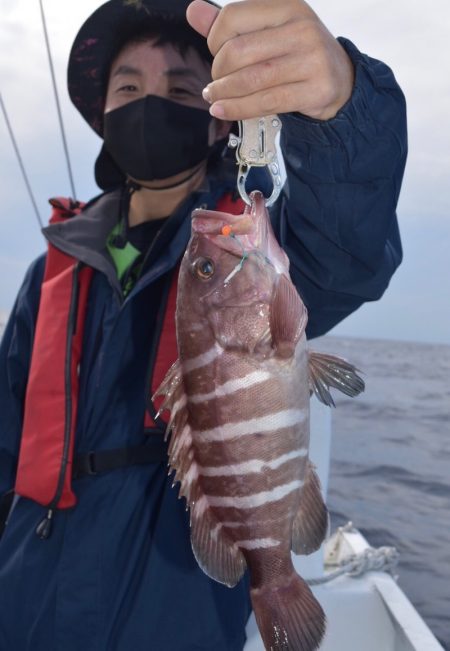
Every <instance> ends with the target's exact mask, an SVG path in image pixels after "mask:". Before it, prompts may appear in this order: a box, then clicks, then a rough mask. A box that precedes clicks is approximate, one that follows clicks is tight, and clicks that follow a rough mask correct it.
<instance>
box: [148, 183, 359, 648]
mask: <svg viewBox="0 0 450 651" xmlns="http://www.w3.org/2000/svg"><path fill="white" fill-rule="evenodd" d="M251 199H252V205H251V207H250V208H246V210H245V212H244V214H243V215H239V216H233V215H229V214H224V213H218V212H213V211H204V210H201V211H196V212H195V213H194V216H193V220H192V237H191V240H190V242H189V245H188V247H187V250H186V253H185V256H184V258H183V261H182V264H181V268H180V276H179V285H178V297H177V313H176V325H177V342H178V352H179V359H178V361H177V362H176V363H175V365H174V366H173V367H172V368H171V370H170V371H169V373H168V375H167V376H166V378H165V380H164V382H163V384H162V385H161V387H160V388H159V390H158V392H157V394H156V395H164V402H163V405H162V408H161V410H163V409H169V410H170V412H171V414H170V422H169V428H171V429H172V435H171V441H170V446H169V461H170V466H171V468H172V469H174V470H175V471H176V475H175V481H179V482H180V496H184V497H185V498H186V500H187V503H188V506H189V507H190V518H191V541H192V549H193V551H194V555H195V557H196V559H197V562H198V563H199V565H200V567H201V568H202V569H203V570H204V572H205V573H206V574H208V575H209V576H210V577H212V578H213V579H216V580H217V581H220V582H221V583H224V584H226V585H228V586H234V585H235V584H236V583H237V582H238V581H239V579H240V578H241V577H242V574H243V573H244V571H245V569H246V568H248V569H249V572H250V578H251V599H252V604H253V608H254V612H255V616H256V620H257V623H258V626H259V629H260V632H261V636H262V638H263V640H264V643H265V646H266V649H270V650H271V651H312V650H313V649H317V648H318V646H319V645H320V641H321V639H322V637H323V634H324V630H325V616H324V613H323V610H322V608H321V606H320V605H319V603H318V602H317V600H316V599H315V597H314V596H313V594H312V592H311V591H310V589H309V587H308V586H307V584H306V583H305V581H303V579H302V578H301V577H300V576H298V575H297V573H296V572H295V570H294V567H293V564H292V560H291V550H292V551H294V552H295V553H301V554H308V553H310V552H312V551H314V550H316V549H318V548H319V547H320V545H321V543H322V541H323V539H324V537H325V535H326V532H327V527H328V513H327V509H326V506H325V504H324V502H323V499H322V495H321V491H320V484H319V480H318V478H317V476H316V474H315V472H314V469H313V466H312V465H311V463H310V462H309V460H308V447H309V400H310V393H311V391H315V393H316V394H317V395H318V397H319V398H320V399H321V400H322V401H323V402H325V403H326V404H332V397H331V395H330V392H329V388H330V386H334V387H337V388H340V389H341V390H343V391H344V392H345V393H347V394H348V395H357V394H358V393H359V392H360V391H361V390H362V389H363V387H364V385H363V382H362V380H361V379H360V378H359V377H358V376H357V374H356V372H355V368H354V367H353V366H351V365H350V364H348V363H347V362H345V361H344V360H341V359H339V358H335V357H332V356H330V355H322V354H320V353H311V352H308V349H307V344H306V337H305V328H306V323H307V311H306V308H305V306H304V304H303V302H302V300H301V299H300V297H299V295H298V293H297V291H296V289H295V288H294V286H293V284H292V282H291V280H290V278H289V271H288V269H289V262H288V258H287V256H286V254H285V253H284V252H283V251H282V249H281V248H280V247H279V245H278V243H277V241H276V239H275V236H274V234H273V232H272V229H271V226H270V221H269V216H268V213H267V210H266V207H265V203H264V198H263V196H262V195H261V194H260V193H253V194H252V197H251Z"/></svg>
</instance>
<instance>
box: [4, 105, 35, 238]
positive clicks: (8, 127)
mask: <svg viewBox="0 0 450 651" xmlns="http://www.w3.org/2000/svg"><path fill="white" fill-rule="evenodd" d="M0 105H1V108H2V112H3V115H4V118H5V122H6V127H7V129H8V132H9V136H10V138H11V142H12V145H13V147H14V151H15V152H16V157H17V160H18V162H19V166H20V169H21V171H22V176H23V179H24V181H25V185H26V186H27V190H28V195H29V197H30V199H31V203H32V204H33V208H34V212H35V213H36V217H37V220H38V222H39V226H40V227H41V229H42V228H44V225H43V223H42V219H41V215H40V214H39V209H38V207H37V203H36V199H35V198H34V194H33V190H32V189H31V185H30V182H29V180H28V176H27V172H26V170H25V165H24V164H23V160H22V156H21V155H20V151H19V147H18V145H17V142H16V139H15V137H14V132H13V130H12V127H11V123H10V121H9V118H8V113H7V111H6V106H5V104H4V102H3V98H2V95H1V93H0Z"/></svg>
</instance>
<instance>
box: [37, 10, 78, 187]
mask: <svg viewBox="0 0 450 651" xmlns="http://www.w3.org/2000/svg"><path fill="white" fill-rule="evenodd" d="M39 5H40V7H41V17H42V26H43V28H44V37H45V44H46V47H47V55H48V63H49V66H50V73H51V77H52V84H53V93H54V95H55V102H56V110H57V113H58V120H59V127H60V130H61V137H62V142H63V147H64V154H65V157H66V163H67V171H68V174H69V181H70V187H71V189H72V197H73V198H74V199H76V196H77V193H76V191H75V183H74V181H73V174H72V167H71V164H70V157H69V148H68V146H67V140H66V133H65V130H64V122H63V117H62V112H61V105H60V103H59V96H58V89H57V86H56V77H55V70H54V67H53V59H52V53H51V50H50V41H49V38H48V32H47V23H46V20H45V13H44V5H43V2H42V0H39Z"/></svg>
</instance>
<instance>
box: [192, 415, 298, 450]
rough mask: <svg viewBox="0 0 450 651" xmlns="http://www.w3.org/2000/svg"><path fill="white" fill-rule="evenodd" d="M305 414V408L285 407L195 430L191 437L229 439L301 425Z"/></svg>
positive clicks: (211, 440)
mask: <svg viewBox="0 0 450 651" xmlns="http://www.w3.org/2000/svg"><path fill="white" fill-rule="evenodd" d="M306 416H307V411H306V409H285V410H284V411H276V412H273V413H272V414H267V415H266V416H261V417H260V418H251V419H250V420H242V421H239V422H237V423H225V424H224V425H219V426H218V427H213V428H212V429H207V430H196V431H194V432H193V437H194V439H197V440H198V441H202V442H214V441H219V442H220V441H229V440H231V439H234V438H238V437H240V436H247V435H249V434H259V433H260V432H274V431H276V430H279V429H284V428H285V427H292V426H293V425H301V424H302V423H304V422H305V420H306Z"/></svg>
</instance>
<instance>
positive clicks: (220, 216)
mask: <svg viewBox="0 0 450 651" xmlns="http://www.w3.org/2000/svg"><path fill="white" fill-rule="evenodd" d="M250 199H251V205H246V206H245V209H244V212H243V213H242V214H240V215H232V214H230V213H225V212H218V211H214V210H203V209H197V210H194V212H193V213H192V233H193V234H194V233H195V234H197V235H199V236H204V237H206V238H207V239H209V240H210V241H212V242H213V243H214V244H215V245H216V246H218V247H219V248H221V249H224V250H225V251H229V252H230V253H234V254H235V255H239V254H241V255H242V253H243V252H250V251H252V250H255V249H262V248H264V243H265V241H266V240H267V235H268V223H267V209H266V207H265V199H264V195H263V194H261V192H259V191H254V192H252V193H251V195H250Z"/></svg>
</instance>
